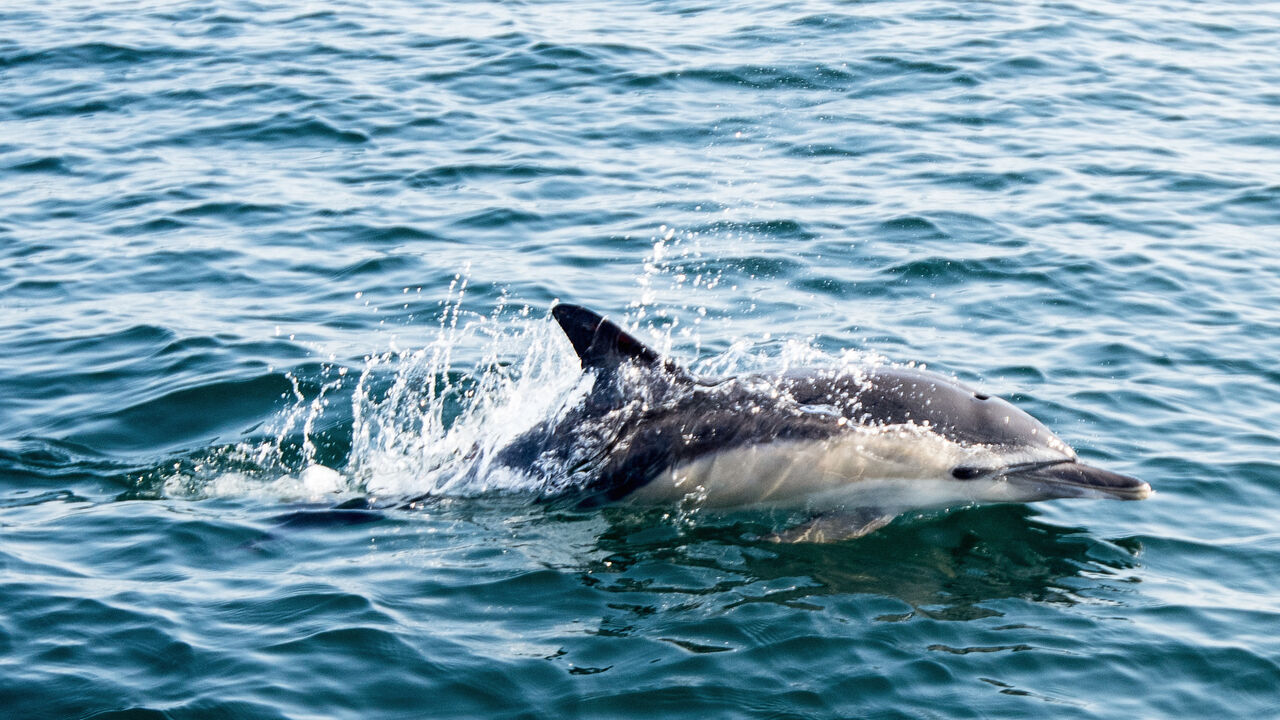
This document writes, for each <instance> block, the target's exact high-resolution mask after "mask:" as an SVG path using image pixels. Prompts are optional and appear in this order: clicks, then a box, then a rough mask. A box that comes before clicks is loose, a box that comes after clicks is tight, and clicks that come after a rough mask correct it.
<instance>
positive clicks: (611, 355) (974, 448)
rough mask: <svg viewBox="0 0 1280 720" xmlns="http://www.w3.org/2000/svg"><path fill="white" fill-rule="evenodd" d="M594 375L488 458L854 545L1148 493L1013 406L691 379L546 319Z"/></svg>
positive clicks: (611, 330)
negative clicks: (764, 512) (775, 520)
mask: <svg viewBox="0 0 1280 720" xmlns="http://www.w3.org/2000/svg"><path fill="white" fill-rule="evenodd" d="M551 313H552V316H553V317H554V318H555V320H556V322H558V323H559V325H560V327H561V329H562V330H563V331H564V333H565V335H566V336H568V338H569V341H570V342H571V343H572V344H573V349H574V351H575V352H576V353H577V355H578V357H579V359H580V360H581V363H582V368H583V370H584V372H587V373H591V374H592V375H594V382H593V384H592V386H591V389H590V391H589V392H588V393H587V394H586V396H585V397H584V398H583V399H582V401H581V402H580V403H578V404H577V405H575V406H574V407H572V408H569V409H567V410H565V411H564V412H562V413H560V414H559V416H558V417H555V418H552V419H550V420H548V421H546V422H543V423H542V424H540V425H538V426H536V427H534V428H533V429H532V430H530V431H528V432H526V433H524V434H523V435H521V436H520V437H518V438H517V439H516V440H515V441H514V442H512V443H511V444H510V445H508V446H507V447H505V448H503V449H502V450H500V451H499V452H498V453H497V455H496V456H495V457H494V460H495V461H496V462H497V463H499V464H501V465H505V466H508V467H510V468H512V469H517V470H525V471H532V472H539V471H545V470H547V469H550V468H556V469H557V472H556V474H558V475H561V476H562V477H566V476H567V477H568V478H570V480H571V482H569V483H566V488H567V489H569V491H570V492H572V494H573V497H575V498H577V499H578V500H579V501H580V502H581V503H583V504H598V503H602V502H622V503H634V504H661V503H674V502H680V501H682V500H688V501H691V502H693V503H696V504H697V505H698V506H701V507H711V508H736V507H772V508H784V509H794V510H801V511H806V512H809V513H811V514H812V515H813V518H814V519H813V520H812V521H810V522H809V523H806V524H805V525H802V526H800V527H798V528H795V529H793V530H791V531H788V532H785V533H782V534H781V535H780V536H779V539H785V540H818V541H821V540H834V539H840V538H847V537H856V536H858V535H862V534H865V533H867V532H870V531H871V530H874V529H876V528H878V527H880V526H882V525H884V524H886V523H888V522H889V520H891V519H892V518H893V517H894V516H895V515H897V514H899V513H901V512H904V511H907V510H912V509H927V508H943V507H948V506H955V505H964V504H972V503H984V502H985V503H989V502H1031V501H1035V500H1049V499H1053V498H1067V497H1094V498H1116V499H1121V500H1141V499H1143V498H1145V497H1147V496H1148V495H1150V494H1151V487H1150V486H1149V485H1147V483H1145V482H1142V481H1140V480H1137V479H1134V478H1131V477H1126V476H1124V475H1118V474H1116V473H1112V472H1109V471H1106V470H1101V469H1099V468H1095V467H1090V466H1088V465H1085V464H1082V463H1080V462H1079V461H1078V459H1077V457H1076V454H1075V452H1074V451H1073V450H1072V449H1071V448H1070V447H1068V446H1067V445H1066V443H1064V442H1062V440H1060V439H1058V437H1057V436H1056V435H1054V434H1053V433H1052V432H1051V431H1050V430H1049V429H1048V428H1047V427H1045V426H1044V425H1043V424H1041V423H1040V422H1039V421H1037V420H1036V419H1035V418H1033V417H1031V416H1030V415H1028V414H1027V413H1025V412H1023V411H1021V410H1019V409H1018V408H1016V407H1014V406H1013V405H1011V404H1009V403H1008V402H1006V401H1004V400H1001V399H999V398H995V397H990V396H988V395H984V394H982V393H980V392H976V391H974V390H972V389H970V388H968V387H965V386H964V385H962V384H960V383H959V382H957V381H955V380H953V379H950V378H947V377H944V376H941V375H938V374H935V373H931V372H926V371H924V370H922V369H917V368H913V367H893V366H887V365H883V366H874V367H857V368H845V369H839V370H809V371H791V372H787V373H784V374H781V375H742V376H736V377H728V378H724V379H718V380H714V381H713V380H706V379H703V378H699V377H696V376H694V375H693V374H691V373H689V372H688V371H686V370H684V369H683V368H681V367H680V366H678V365H677V364H675V363H674V362H673V361H671V360H670V359H667V358H664V357H662V356H661V355H660V354H659V353H658V352H656V351H655V350H653V349H652V348H650V347H648V346H646V345H645V344H643V343H642V342H640V341H639V340H637V339H636V338H634V337H632V336H631V335H629V334H628V333H626V332H625V331H623V330H622V329H621V328H619V327H618V326H617V325H615V324H614V323H612V322H610V321H609V320H607V319H605V318H604V317H602V316H600V315H598V314H596V313H594V312H592V311H590V310H588V309H586V308H583V307H580V306H578V305H571V304H565V303H562V304H559V305H556V306H555V307H554V308H553V309H552V311H551Z"/></svg>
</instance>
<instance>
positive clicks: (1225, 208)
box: [1205, 185, 1280, 224]
mask: <svg viewBox="0 0 1280 720" xmlns="http://www.w3.org/2000/svg"><path fill="white" fill-rule="evenodd" d="M1205 209H1206V210H1210V211H1214V212H1219V213H1222V214H1223V215H1224V216H1226V217H1227V218H1230V219H1231V220H1233V221H1235V222H1240V223H1248V224H1254V223H1267V224H1277V223H1280V185H1270V186H1267V187H1261V188H1251V189H1248V190H1245V191H1243V192H1240V193H1237V194H1236V195H1235V196H1233V197H1232V198H1230V199H1228V200H1225V201H1221V202H1217V203H1211V204H1209V205H1207V206H1206V208H1205Z"/></svg>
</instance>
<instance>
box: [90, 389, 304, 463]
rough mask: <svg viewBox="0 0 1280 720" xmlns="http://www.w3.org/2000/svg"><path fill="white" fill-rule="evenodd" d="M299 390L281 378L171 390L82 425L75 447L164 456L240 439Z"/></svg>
mask: <svg viewBox="0 0 1280 720" xmlns="http://www.w3.org/2000/svg"><path fill="white" fill-rule="evenodd" d="M292 388H293V385H292V384H291V383H290V382H289V380H288V379H286V378H285V377H284V376H283V375H280V374H266V375H261V376H258V377H255V378H251V379H244V380H226V381H220V382H213V383H207V384H204V385H201V386H198V387H191V388H183V389H178V390H171V391H168V392H165V393H164V394H162V395H159V396H156V397H152V398H149V399H146V400H143V401H141V402H136V403H134V404H131V405H129V406H127V407H124V408H122V409H119V410H115V411H111V412H108V413H101V414H95V415H93V416H90V417H88V418H85V419H83V420H81V421H79V422H77V423H76V426H77V427H76V429H75V431H74V432H73V433H72V434H71V435H69V436H68V439H70V440H72V441H73V442H76V443H79V444H83V445H85V446H88V447H92V448H94V449H95V450H96V451H98V452H105V453H126V454H127V453H137V452H140V451H141V452H147V451H149V452H158V451H163V450H166V449H173V448H179V447H189V446H191V445H192V444H193V443H195V442H196V441H201V442H202V443H204V444H214V443H215V442H216V441H217V440H218V439H220V438H226V439H235V438H238V437H240V436H241V434H242V433H243V432H244V431H245V430H246V429H247V428H248V427H251V426H254V425H257V424H259V423H261V422H262V420H263V419H264V418H266V417H270V416H271V414H272V413H273V411H275V410H277V409H278V408H279V407H280V405H281V400H282V398H284V397H286V396H287V395H288V394H289V393H290V392H291V391H292Z"/></svg>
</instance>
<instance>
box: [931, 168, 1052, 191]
mask: <svg viewBox="0 0 1280 720" xmlns="http://www.w3.org/2000/svg"><path fill="white" fill-rule="evenodd" d="M1058 176H1059V173H1058V172H1056V171H1053V170H1040V171H1017V172H987V171H979V170H968V171H962V172H950V173H942V172H937V171H930V172H925V173H920V174H919V175H917V176H916V177H917V178H919V179H920V180H925V181H928V182H930V183H933V184H937V185H943V186H945V185H954V186H958V187H967V188H973V189H975V190H983V191H986V192H1008V191H1010V190H1011V189H1012V190H1017V191H1023V190H1025V189H1028V188H1030V187H1031V186H1034V185H1038V184H1040V183H1042V182H1044V181H1046V180H1049V179H1052V178H1055V177H1058Z"/></svg>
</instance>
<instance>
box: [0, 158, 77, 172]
mask: <svg viewBox="0 0 1280 720" xmlns="http://www.w3.org/2000/svg"><path fill="white" fill-rule="evenodd" d="M73 164H74V161H73V160H72V159H71V158H70V157H69V156H65V155H63V156H57V157H54V156H47V157H41V158H36V159H33V160H25V161H21V162H17V163H14V164H13V165H10V166H8V167H7V168H5V172H15V173H50V174H53V175H73V174H75V173H74V170H73V169H72V166H73Z"/></svg>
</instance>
